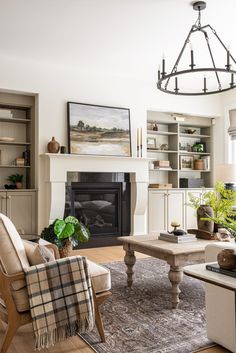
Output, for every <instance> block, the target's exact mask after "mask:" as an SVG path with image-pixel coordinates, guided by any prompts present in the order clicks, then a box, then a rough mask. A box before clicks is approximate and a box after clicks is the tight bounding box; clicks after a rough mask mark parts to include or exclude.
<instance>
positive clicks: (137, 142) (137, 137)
mask: <svg viewBox="0 0 236 353" xmlns="http://www.w3.org/2000/svg"><path fill="white" fill-rule="evenodd" d="M137 146H138V147H139V127H138V128H137Z"/></svg>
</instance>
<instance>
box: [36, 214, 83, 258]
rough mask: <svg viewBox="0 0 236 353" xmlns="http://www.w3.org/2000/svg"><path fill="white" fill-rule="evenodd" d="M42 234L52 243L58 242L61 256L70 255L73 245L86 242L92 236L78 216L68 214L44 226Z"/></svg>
mask: <svg viewBox="0 0 236 353" xmlns="http://www.w3.org/2000/svg"><path fill="white" fill-rule="evenodd" d="M41 236H42V238H43V239H45V240H47V241H49V242H50V243H53V244H56V245H57V247H58V249H59V252H60V255H61V257H66V256H68V254H69V252H70V250H71V249H72V247H77V246H78V245H79V243H85V242H87V241H88V240H89V238H90V232H89V230H88V228H87V227H85V225H84V224H83V223H81V222H80V221H79V220H78V219H77V218H76V217H73V216H68V217H66V218H65V219H56V220H55V221H54V222H53V223H52V224H50V225H49V226H48V227H46V228H44V229H43V231H42V233H41Z"/></svg>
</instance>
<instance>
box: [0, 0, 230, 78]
mask: <svg viewBox="0 0 236 353" xmlns="http://www.w3.org/2000/svg"><path fill="white" fill-rule="evenodd" d="M235 13H236V1H235V0H227V1H225V6H222V1H220V0H208V1H207V9H206V10H205V11H204V12H203V14H202V24H204V23H210V24H211V25H212V27H213V28H215V29H216V31H217V33H218V35H219V36H220V37H221V38H222V40H223V41H224V43H225V44H226V45H230V50H231V52H232V53H233V54H234V56H235V57H236V41H235V27H236V24H235V25H234V23H235ZM196 18H197V12H195V11H193V10H192V7H191V5H190V1H187V0H40V1H38V0H21V1H19V0H0V48H1V50H0V56H1V55H2V56H5V57H6V56H7V57H15V58H18V59H19V60H25V61H36V62H39V63H41V64H46V65H58V66H66V67H67V68H68V67H71V68H73V69H74V68H76V69H78V70H90V71H91V72H93V71H94V70H96V71H98V70H99V71H100V72H104V71H106V72H111V73H112V74H117V75H126V76H131V77H134V78H135V77H136V78H137V77H138V78H140V77H143V78H144V79H147V80H148V79H149V78H150V79H153V74H154V72H156V71H157V67H158V63H159V62H160V61H161V58H162V55H163V53H165V56H166V61H167V66H169V68H170V66H171V65H170V64H173V61H174V60H175V59H176V57H177V55H178V53H179V51H180V49H181V47H182V45H183V42H184V39H185V37H186V36H187V34H188V31H189V30H190V26H191V25H192V24H193V23H194V22H195V21H196Z"/></svg>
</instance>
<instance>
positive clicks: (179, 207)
mask: <svg viewBox="0 0 236 353" xmlns="http://www.w3.org/2000/svg"><path fill="white" fill-rule="evenodd" d="M172 221H178V222H179V223H180V228H182V229H183V228H185V191H184V190H168V195H167V229H168V230H169V231H171V230H173V228H172V227H171V225H170V224H171V222H172Z"/></svg>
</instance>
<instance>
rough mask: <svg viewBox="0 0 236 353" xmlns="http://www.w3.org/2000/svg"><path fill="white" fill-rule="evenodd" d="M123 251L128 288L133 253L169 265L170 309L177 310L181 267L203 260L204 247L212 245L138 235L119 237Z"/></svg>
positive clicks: (199, 240)
mask: <svg viewBox="0 0 236 353" xmlns="http://www.w3.org/2000/svg"><path fill="white" fill-rule="evenodd" d="M119 240H120V241H121V242H122V243H123V248H124V250H125V257H124V262H125V264H126V266H127V271H126V273H127V284H128V287H131V286H132V283H133V273H134V271H133V266H134V264H135V261H136V257H135V251H137V252H140V253H142V254H146V255H149V256H152V257H156V258H158V259H161V260H164V261H166V262H167V263H168V264H169V265H170V270H169V274H168V277H169V280H170V282H171V285H172V289H171V293H172V308H174V309H175V308H177V307H178V304H179V294H180V293H181V291H180V289H179V285H180V283H181V281H182V280H183V266H184V265H186V263H187V262H188V261H197V260H204V258H205V247H206V245H207V244H213V243H214V241H212V240H201V239H197V241H195V242H188V243H182V244H181V243H180V244H175V243H170V242H167V241H163V240H159V239H158V236H149V235H138V236H128V237H119Z"/></svg>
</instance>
